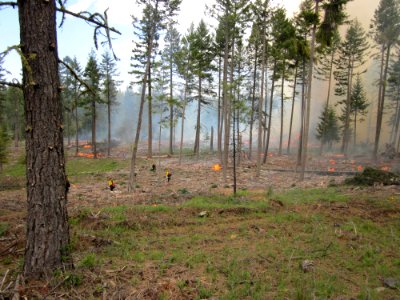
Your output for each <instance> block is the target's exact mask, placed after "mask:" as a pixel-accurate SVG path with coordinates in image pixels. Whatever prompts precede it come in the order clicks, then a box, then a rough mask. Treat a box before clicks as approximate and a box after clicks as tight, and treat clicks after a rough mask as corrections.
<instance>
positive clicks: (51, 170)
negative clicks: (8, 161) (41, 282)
mask: <svg viewBox="0 0 400 300" xmlns="http://www.w3.org/2000/svg"><path fill="white" fill-rule="evenodd" d="M18 8H19V23H20V38H21V49H22V54H23V55H24V57H25V58H26V59H27V60H28V62H29V68H27V65H26V63H23V64H22V65H23V67H24V68H23V93H24V99H25V122H26V174H27V200H28V215H27V231H26V247H25V259H24V268H23V272H24V276H25V277H26V278H45V277H47V276H51V275H52V273H53V271H54V270H56V269H64V268H67V269H68V268H71V267H72V259H71V256H70V253H69V249H70V248H69V242H70V239H69V225H68V214H67V207H66V204H67V194H66V190H65V185H66V176H65V160H64V147H63V120H62V119H63V118H62V102H61V97H60V80H59V73H58V53H57V33H56V3H55V1H54V0H53V1H33V0H19V1H18ZM39 35H40V38H39Z"/></svg>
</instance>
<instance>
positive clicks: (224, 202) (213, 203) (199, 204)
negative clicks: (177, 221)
mask: <svg viewBox="0 0 400 300" xmlns="http://www.w3.org/2000/svg"><path fill="white" fill-rule="evenodd" d="M243 193H244V194H247V191H246V192H243ZM183 207H191V208H200V209H227V208H240V207H242V208H249V209H265V208H267V207H269V204H268V201H267V200H266V199H265V200H254V201H253V200H249V199H248V198H246V197H243V196H242V197H240V196H239V197H231V196H218V195H217V196H210V197H207V196H196V197H193V198H192V199H190V200H188V201H186V202H185V203H184V204H183Z"/></svg>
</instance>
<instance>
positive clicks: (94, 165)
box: [67, 158, 128, 176]
mask: <svg viewBox="0 0 400 300" xmlns="http://www.w3.org/2000/svg"><path fill="white" fill-rule="evenodd" d="M127 165H128V161H120V160H115V159H112V158H100V159H87V158H74V159H70V160H68V161H67V174H68V175H69V176H82V175H83V176H84V175H94V174H104V173H107V172H112V171H115V170H120V169H123V168H126V167H127Z"/></svg>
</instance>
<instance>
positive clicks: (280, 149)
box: [279, 59, 286, 155]
mask: <svg viewBox="0 0 400 300" xmlns="http://www.w3.org/2000/svg"><path fill="white" fill-rule="evenodd" d="M285 67H286V66H285V59H283V70H282V72H283V73H282V87H281V133H280V136H279V155H282V143H283V106H284V100H285V99H284V87H285Z"/></svg>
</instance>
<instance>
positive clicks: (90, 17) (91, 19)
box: [57, 7, 121, 34]
mask: <svg viewBox="0 0 400 300" xmlns="http://www.w3.org/2000/svg"><path fill="white" fill-rule="evenodd" d="M57 11H59V12H62V13H65V14H67V15H71V16H73V17H76V18H79V19H82V20H85V21H86V22H88V23H92V24H95V25H97V26H99V27H102V28H104V29H106V30H108V31H112V32H114V33H117V34H121V32H119V31H118V30H117V29H115V28H114V27H109V26H108V24H107V22H104V23H102V22H101V21H99V20H97V19H96V17H100V18H101V19H102V21H106V20H104V18H103V16H102V15H100V14H99V13H95V14H91V13H89V12H87V11H83V12H80V13H74V12H72V11H69V10H67V9H65V8H64V7H57Z"/></svg>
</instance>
